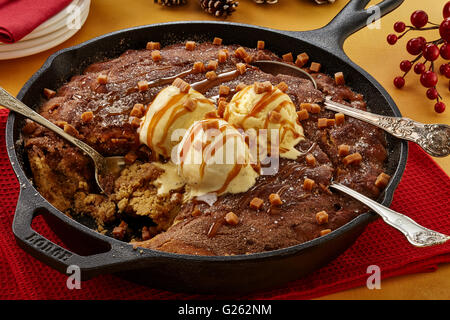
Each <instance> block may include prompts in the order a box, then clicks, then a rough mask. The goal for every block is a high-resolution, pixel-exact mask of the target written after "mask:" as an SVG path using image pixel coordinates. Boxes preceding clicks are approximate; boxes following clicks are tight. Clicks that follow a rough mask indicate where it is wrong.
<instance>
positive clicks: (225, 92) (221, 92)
mask: <svg viewBox="0 0 450 320" xmlns="http://www.w3.org/2000/svg"><path fill="white" fill-rule="evenodd" d="M229 94H230V87H227V86H224V85H221V86H220V87H219V96H222V97H223V96H227V95H229Z"/></svg>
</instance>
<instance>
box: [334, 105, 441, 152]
mask: <svg viewBox="0 0 450 320" xmlns="http://www.w3.org/2000/svg"><path fill="white" fill-rule="evenodd" d="M325 108H327V109H329V110H333V111H336V112H342V113H343V114H346V115H348V116H351V117H353V118H356V119H359V120H362V121H365V122H368V123H371V124H373V125H375V126H377V127H379V128H381V129H384V130H385V131H387V132H389V133H390V134H392V135H393V136H395V137H397V138H400V139H405V140H409V141H413V142H415V143H417V144H418V145H419V146H421V147H422V149H424V150H425V151H426V152H427V153H428V154H430V155H432V156H434V157H446V156H448V155H449V154H450V126H448V125H445V124H424V123H420V122H417V121H414V120H411V119H408V118H399V117H388V116H382V115H377V114H373V113H370V112H366V111H362V110H358V109H355V108H351V107H348V106H345V105H343V104H340V103H337V102H334V101H331V100H329V99H328V98H327V99H326V100H325Z"/></svg>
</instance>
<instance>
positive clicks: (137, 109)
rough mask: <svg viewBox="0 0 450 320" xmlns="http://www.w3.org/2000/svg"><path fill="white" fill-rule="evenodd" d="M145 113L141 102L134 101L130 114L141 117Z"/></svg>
mask: <svg viewBox="0 0 450 320" xmlns="http://www.w3.org/2000/svg"><path fill="white" fill-rule="evenodd" d="M144 114H145V108H144V105H143V104H142V103H136V104H135V105H134V106H133V109H131V112H130V116H132V117H136V118H142V117H143V116H144Z"/></svg>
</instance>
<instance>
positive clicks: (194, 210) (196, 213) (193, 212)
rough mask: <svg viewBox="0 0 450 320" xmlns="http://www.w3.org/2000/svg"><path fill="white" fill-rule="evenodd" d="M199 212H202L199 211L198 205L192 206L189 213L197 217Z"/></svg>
mask: <svg viewBox="0 0 450 320" xmlns="http://www.w3.org/2000/svg"><path fill="white" fill-rule="evenodd" d="M201 214H202V212H201V211H200V209H199V207H198V206H194V209H193V210H192V212H191V215H192V216H193V217H198V216H199V215H201Z"/></svg>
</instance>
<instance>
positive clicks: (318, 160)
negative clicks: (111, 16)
mask: <svg viewBox="0 0 450 320" xmlns="http://www.w3.org/2000/svg"><path fill="white" fill-rule="evenodd" d="M264 47H265V44H264V42H263V41H258V43H257V47H256V48H244V47H241V46H239V45H225V44H222V41H221V39H219V38H215V39H214V41H213V42H205V43H195V42H193V41H187V42H186V43H179V44H174V45H170V46H167V47H164V48H161V46H160V44H159V43H157V42H149V43H148V44H147V47H146V48H145V49H142V50H128V51H126V52H125V53H123V54H122V55H121V56H119V57H118V58H115V59H111V60H107V61H102V62H98V63H95V64H92V65H90V66H89V67H87V68H86V70H85V71H84V72H83V74H81V75H76V76H73V77H72V78H71V79H70V80H69V81H68V82H67V83H66V84H64V85H63V86H62V87H60V88H58V89H56V90H51V89H45V90H44V97H45V99H44V101H43V103H42V105H41V107H40V109H39V112H40V114H41V115H43V116H44V117H45V118H47V119H49V120H50V121H52V122H54V123H56V124H57V125H58V126H60V127H61V128H63V129H64V130H65V131H66V132H68V133H70V134H71V135H73V136H76V137H77V138H79V139H81V140H83V141H85V142H86V143H88V144H89V145H90V146H92V147H94V148H95V149H96V150H97V151H99V152H100V153H101V154H103V155H104V156H112V155H124V156H125V158H126V161H127V167H126V168H125V169H124V170H123V171H122V173H121V176H120V177H119V178H118V179H117V180H116V181H115V182H114V186H113V190H112V191H113V192H112V194H111V195H109V196H107V195H104V194H100V193H99V192H98V189H97V186H96V184H95V180H94V177H93V172H94V170H93V165H92V164H91V162H90V160H89V158H87V157H86V156H84V155H83V154H82V152H81V151H80V150H78V149H77V148H76V147H74V146H72V145H71V144H69V143H68V142H66V141H65V140H63V139H61V138H59V137H58V136H57V135H55V134H53V133H52V132H50V131H49V130H47V129H45V128H43V127H41V126H39V125H37V124H35V123H33V122H27V124H26V125H25V126H24V128H23V136H24V144H25V148H26V150H27V152H28V159H29V163H30V166H31V169H32V174H33V183H34V185H35V186H36V187H37V189H38V190H39V192H40V193H41V194H42V195H43V196H44V197H45V198H46V199H47V200H48V201H49V202H50V203H52V204H53V205H54V206H55V207H56V208H58V209H59V210H61V211H62V212H64V213H66V214H67V215H69V216H71V217H73V218H74V219H77V220H79V221H82V222H83V223H91V222H94V225H95V228H96V230H97V231H99V232H102V233H105V234H107V235H110V236H113V237H115V238H117V239H120V240H123V241H126V242H131V243H133V245H134V246H135V247H145V248H151V249H155V250H161V251H168V252H176V253H185V254H196V255H237V254H249V253H256V252H264V251H269V250H275V249H279V248H284V247H288V246H292V245H296V244H299V243H302V242H305V241H308V240H311V239H314V238H316V237H320V236H323V235H325V234H327V233H329V232H331V231H333V230H335V229H337V228H339V227H340V226H342V225H344V224H345V223H347V222H349V221H350V220H352V219H353V218H354V217H356V216H357V215H359V214H360V213H363V212H365V211H366V208H365V207H364V206H363V205H362V204H360V203H359V202H357V201H355V200H353V199H351V198H349V197H347V196H345V195H341V194H338V193H332V192H330V190H329V189H328V185H329V184H330V181H331V180H332V179H334V180H335V181H339V182H341V183H343V184H345V185H347V186H349V187H351V188H353V189H355V190H356V191H358V192H361V193H363V194H365V195H367V196H369V197H371V198H376V197H377V196H378V194H379V193H380V192H381V191H382V189H383V188H384V187H385V186H386V185H387V182H388V180H389V176H388V175H386V174H385V173H384V170H385V167H384V163H385V160H386V157H387V152H386V148H385V145H386V142H385V138H384V133H383V132H382V131H381V130H379V129H377V128H375V127H373V126H371V125H368V124H367V123H364V122H361V121H359V120H356V119H353V118H349V117H346V116H344V115H342V114H335V113H333V112H331V111H327V110H324V108H323V107H321V103H322V101H323V100H324V97H325V96H328V95H330V96H332V99H333V100H335V101H338V102H340V103H344V104H346V105H349V106H352V107H354V108H358V109H362V110H366V103H365V101H364V98H363V96H362V95H361V94H358V93H355V92H353V91H352V90H351V89H350V88H349V87H348V86H346V85H345V80H344V76H343V74H342V73H337V74H336V75H334V76H333V77H330V76H328V75H326V74H324V73H321V72H320V68H321V66H320V64H319V63H318V62H314V61H312V62H311V61H309V60H310V58H309V57H308V55H307V54H306V53H301V54H299V55H298V56H297V57H295V58H294V57H293V55H292V54H291V53H287V54H285V55H283V56H282V57H281V58H279V57H278V56H277V55H276V54H274V53H273V52H271V51H270V50H267V49H265V48H264ZM256 60H277V61H285V62H287V63H292V64H296V65H297V66H299V67H302V68H304V69H305V70H307V71H308V72H310V73H311V74H312V75H313V77H314V78H315V79H316V81H317V84H318V89H315V88H314V87H313V85H312V83H311V82H309V81H308V80H305V79H300V78H295V77H291V76H287V75H278V76H273V75H270V74H267V73H264V72H262V71H261V70H259V69H258V68H256V67H254V66H252V65H251V63H252V61H256ZM306 66H308V67H306ZM161 78H167V79H166V80H164V81H157V82H155V81H153V80H155V79H161ZM193 84H197V85H196V86H195V87H196V88H197V90H193V88H192V85H193ZM199 84H200V85H199ZM212 97H214V98H217V97H219V98H218V99H211V100H210V99H209V98H212ZM252 99H253V100H252ZM258 99H260V100H258ZM252 101H253V102H252ZM258 101H260V103H259V102H258ZM261 101H264V103H263V102H261ZM251 103H253V105H252V104H251ZM247 104H249V106H248V110H244V109H245V108H244V107H246V106H247ZM243 110H244V111H243ZM242 112H244V113H245V112H248V114H243V115H241V113H242ZM241 116H242V117H241ZM258 117H260V118H258ZM261 117H262V118H261ZM242 119H244V120H242ZM255 119H257V120H258V121H256V120H255ZM261 119H262V120H261ZM245 121H247V122H245ZM252 121H253V122H252ZM261 121H262V122H261ZM262 123H263V124H262ZM198 126H201V127H202V128H205V127H214V128H217V129H219V130H230V131H231V132H233V134H232V135H231V137H232V138H230V139H235V140H233V141H236V142H239V143H242V144H243V146H244V145H245V143H247V142H246V140H245V138H243V137H241V136H240V135H239V134H238V133H236V132H238V131H237V129H246V126H250V127H252V128H263V127H264V126H265V127H264V128H276V129H277V130H279V132H280V137H281V144H282V145H281V149H280V152H281V156H280V159H279V169H278V171H277V173H275V174H271V175H264V174H261V166H260V165H252V166H249V165H239V166H237V165H236V164H234V165H230V167H226V168H225V167H224V168H223V169H217V168H215V167H214V168H213V167H208V166H206V169H205V166H203V167H202V169H201V170H203V171H201V174H200V175H199V177H200V178H198V179H199V180H198V181H197V180H196V179H197V178H196V175H195V172H196V171H195V170H197V169H198V168H197V167H192V168H194V169H195V170H194V169H192V168H190V167H189V166H187V165H186V166H185V167H180V165H175V164H173V163H172V162H171V158H170V150H171V149H172V148H173V147H174V146H175V145H176V144H177V143H178V142H180V145H186V141H189V140H188V139H187V138H186V137H187V135H188V134H190V133H193V132H194V133H195V132H196V131H195V128H197V127H198ZM260 126H261V127H260ZM178 127H182V128H184V129H187V133H186V135H185V136H181V137H180V139H179V140H177V141H175V143H174V142H170V140H169V137H171V135H172V133H173V131H174V129H175V128H178ZM191 137H192V139H193V140H195V135H194V134H193V135H192V136H191ZM283 143H285V145H283ZM189 145H190V144H189ZM192 148H193V149H192V150H191V151H192V152H194V151H195V150H194V149H195V146H194V145H192ZM245 148H247V147H245V146H244V149H245ZM244 149H243V150H244ZM188 150H189V149H188ZM245 150H247V149H245ZM246 156H247V153H244V154H242V157H244V158H245V157H246ZM183 170H184V171H183ZM203 175H205V176H204V177H203ZM211 177H213V178H211ZM201 178H203V180H201ZM194 180H195V181H194ZM217 185H219V187H217ZM204 190H207V191H208V190H209V191H208V192H210V191H216V192H215V195H216V196H217V198H214V201H210V200H205V198H202V196H203V194H202V192H203V191H204ZM204 193H207V192H206V191H204ZM213 193H214V192H213ZM86 221H88V222H86Z"/></svg>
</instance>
